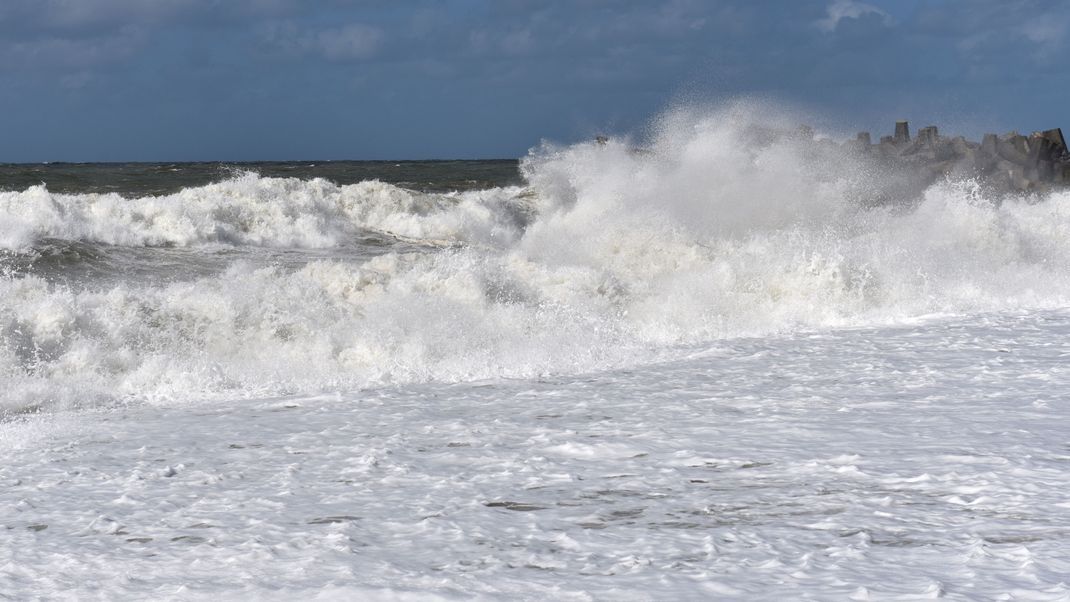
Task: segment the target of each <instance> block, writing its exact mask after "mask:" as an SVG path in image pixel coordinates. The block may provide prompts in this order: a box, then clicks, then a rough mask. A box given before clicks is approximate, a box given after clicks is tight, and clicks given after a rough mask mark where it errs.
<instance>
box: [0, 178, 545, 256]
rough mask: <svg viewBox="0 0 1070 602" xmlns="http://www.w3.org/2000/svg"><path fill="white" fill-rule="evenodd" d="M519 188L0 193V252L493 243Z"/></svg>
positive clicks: (506, 229) (276, 184)
mask: <svg viewBox="0 0 1070 602" xmlns="http://www.w3.org/2000/svg"><path fill="white" fill-rule="evenodd" d="M519 191H520V189H519V188H504V189H492V190H489V191H470V192H463V193H456V194H425V193H419V192H415V191H411V190H406V189H404V188H399V187H397V186H393V185H391V184H387V183H384V182H379V181H377V180H371V181H365V182H361V183H359V184H352V185H347V186H338V185H335V184H332V183H331V182H329V181H327V180H323V179H318V178H317V179H312V180H300V179H296V178H265V177H260V176H258V175H256V174H254V173H250V172H240V173H238V174H236V175H235V176H234V177H233V178H231V179H229V180H226V181H223V182H220V183H216V184H209V185H206V186H199V187H195V188H187V189H184V190H182V191H180V192H178V193H175V194H171V195H164V196H150V197H142V198H135V199H128V198H124V197H122V196H120V195H118V194H114V193H112V194H95V193H94V194H53V193H51V192H49V191H48V190H47V189H46V188H45V187H44V186H43V185H40V186H34V187H31V188H29V189H27V190H24V191H21V192H0V249H6V250H9V251H25V250H27V249H31V248H33V246H34V245H35V244H36V243H37V242H38V241H40V240H42V239H60V240H71V241H82V242H96V243H104V244H109V245H124V246H197V245H206V244H223V245H252V246H264V247H295V248H326V247H334V246H339V245H344V244H346V242H347V241H348V240H349V238H351V237H352V235H353V233H354V232H356V231H358V230H361V229H370V230H378V231H382V232H385V233H389V234H392V235H397V236H401V237H407V238H412V239H435V240H444V241H464V242H480V243H491V242H494V243H497V242H498V241H499V240H502V239H504V240H505V241H509V240H511V239H512V238H513V237H515V236H516V234H517V225H518V221H522V220H523V219H524V210H525V208H524V207H523V202H516V200H515V197H516V195H517V193H518V192H519Z"/></svg>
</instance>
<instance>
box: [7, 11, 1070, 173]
mask: <svg viewBox="0 0 1070 602" xmlns="http://www.w3.org/2000/svg"><path fill="white" fill-rule="evenodd" d="M1068 33H1070V0H867V1H860V0H666V1H661V2H659V1H654V0H572V1H565V0H391V1H386V0H316V1H312V0H0V162H39V161H181V160H233V161H237V160H291V159H292V160H297V159H424V158H511V157H518V156H522V155H524V154H525V153H526V152H527V150H528V149H529V148H531V147H533V146H536V145H538V144H539V143H540V141H541V140H544V139H545V140H550V141H555V142H571V141H575V140H580V139H584V138H588V137H592V136H594V135H596V134H600V133H607V134H610V135H622V134H628V133H633V132H639V131H642V129H643V127H644V125H646V124H648V123H650V121H651V120H652V119H653V118H654V117H656V116H657V115H658V114H659V113H661V112H663V111H666V110H671V109H672V108H673V107H675V106H680V105H707V104H708V105H717V104H718V103H723V102H727V101H731V100H733V99H739V98H758V99H762V100H764V101H770V100H772V101H775V102H776V103H782V104H783V105H784V106H789V107H793V108H795V109H798V110H800V111H803V112H806V113H807V114H808V115H812V116H813V120H814V121H815V122H816V125H817V126H818V127H819V129H820V128H825V129H827V130H828V131H830V132H836V133H845V132H851V133H853V132H854V131H857V130H863V129H865V130H872V131H873V132H874V136H876V135H879V134H881V133H890V130H891V129H892V123H893V122H894V121H895V120H896V119H910V120H911V123H912V124H913V125H914V126H915V127H917V126H920V125H927V124H929V123H935V124H938V125H940V126H941V130H942V131H953V132H959V133H963V134H966V135H969V136H971V137H977V136H979V135H980V134H981V133H983V132H984V131H997V132H1003V131H1008V130H1011V129H1016V130H1020V131H1031V130H1034V129H1046V128H1050V127H1060V126H1064V125H1065V126H1067V127H1070V69H1067V66H1066V62H1065V59H1064V58H1063V57H1065V56H1067V50H1070V43H1068V40H1067V38H1068Z"/></svg>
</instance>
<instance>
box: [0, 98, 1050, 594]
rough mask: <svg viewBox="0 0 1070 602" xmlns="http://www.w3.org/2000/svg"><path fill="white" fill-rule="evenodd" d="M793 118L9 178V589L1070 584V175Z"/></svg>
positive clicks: (5, 282) (5, 351) (862, 589)
mask: <svg viewBox="0 0 1070 602" xmlns="http://www.w3.org/2000/svg"><path fill="white" fill-rule="evenodd" d="M785 125H786V123H777V118H776V117H775V115H772V116H771V115H770V114H769V113H768V112H764V113H763V114H762V115H761V119H758V118H757V117H756V116H755V113H754V112H752V111H749V110H746V109H742V108H739V107H736V108H733V109H729V110H727V111H724V112H722V113H719V114H714V115H710V114H708V113H706V114H703V113H699V112H677V113H674V114H671V115H668V116H666V117H665V118H663V119H662V120H661V121H660V122H659V124H658V127H657V128H655V130H656V134H655V135H653V136H652V138H651V139H650V140H648V141H646V143H645V144H644V147H645V148H644V150H643V151H642V152H637V151H636V150H635V149H634V148H633V145H632V144H630V143H629V142H628V141H625V140H611V141H610V142H609V143H608V144H607V145H604V146H600V145H596V144H593V143H592V144H578V145H573V146H568V147H554V146H550V145H544V146H543V147H540V148H538V149H535V150H533V151H532V152H531V153H530V154H529V156H528V157H525V158H524V159H523V160H522V161H520V163H519V165H518V164H517V163H515V162H446V163H412V164H393V163H374V164H329V165H327V166H326V167H321V164H320V163H316V164H315V165H312V163H314V162H310V163H302V164H263V165H259V166H238V167H237V168H234V167H226V166H222V167H221V166H218V165H208V164H195V165H187V164H176V165H167V166H161V165H134V166H67V165H62V166H47V167H43V168H33V167H28V166H6V167H4V168H3V169H0V174H5V175H4V177H5V180H4V181H3V182H0V188H4V189H6V190H5V191H0V378H2V379H3V382H4V388H3V391H2V392H0V414H2V416H3V422H0V449H3V450H4V453H5V454H6V456H7V461H6V462H5V463H4V465H3V466H2V467H0V483H2V484H3V485H4V488H3V490H2V493H0V496H2V497H3V500H0V501H3V503H4V505H3V508H5V509H3V510H0V524H2V525H4V527H5V528H6V530H7V533H8V534H9V535H10V536H11V537H12V541H13V542H14V544H13V545H11V546H7V547H5V548H3V549H2V550H0V554H3V556H0V595H8V596H11V597H15V598H21V597H25V596H26V595H33V594H35V593H36V594H37V595H46V596H47V595H58V594H59V593H61V592H68V593H69V594H70V595H73V596H76V597H83V598H84V597H87V596H88V597H99V598H108V599H111V598H115V597H124V596H130V597H138V596H147V595H151V596H154V597H159V596H163V597H167V596H173V597H180V598H181V597H198V596H202V595H209V594H213V595H214V594H217V593H224V594H230V595H234V596H248V595H252V594H255V595H257V596H265V595H273V596H276V597H291V596H295V595H302V596H304V595H308V594H309V592H313V593H318V594H319V595H321V596H323V597H352V596H377V597H391V596H402V597H404V596H407V595H412V596H415V597H420V598H422V597H435V596H438V597H446V598H451V597H466V596H470V595H483V596H487V597H490V598H499V597H516V596H521V597H528V598H576V599H584V598H597V599H601V598H621V597H627V598H636V597H638V598H644V597H646V598H662V599H664V597H665V596H676V597H686V598H703V597H710V596H712V597H718V596H719V597H726V598H733V597H748V598H766V599H783V597H784V596H789V597H792V596H794V597H816V598H827V597H829V596H832V597H847V596H853V597H855V598H862V599H865V598H867V597H874V598H880V597H895V596H900V597H903V598H904V599H916V598H918V597H924V596H933V597H935V596H941V595H943V596H949V597H958V598H977V597H990V598H1000V597H1004V598H1008V599H1015V598H1022V599H1033V598H1035V599H1067V597H1068V595H1070V594H1068V591H1067V587H1066V584H1065V583H1064V581H1065V579H1064V577H1062V575H1065V574H1067V572H1068V569H1070V566H1068V556H1070V554H1068V552H1067V542H1068V539H1067V532H1066V530H1065V528H1064V527H1063V525H1065V524H1066V518H1067V517H1066V512H1067V507H1068V506H1067V502H1066V499H1065V497H1064V496H1063V495H1062V494H1061V491H1063V490H1065V489H1070V487H1068V485H1070V483H1067V482H1066V481H1067V480H1068V479H1067V477H1065V476H1064V474H1063V473H1064V472H1065V470H1064V469H1065V466H1064V464H1065V462H1066V461H1067V458H1068V457H1070V456H1068V455H1067V454H1068V453H1070V448H1068V447H1067V445H1068V441H1070V437H1067V435H1066V431H1065V428H1064V427H1063V425H1064V424H1065V418H1066V413H1067V407H1066V403H1065V400H1064V396H1063V391H1064V390H1065V389H1066V385H1067V382H1066V380H1067V372H1066V369H1065V367H1064V364H1065V360H1066V357H1067V355H1068V354H1070V348H1068V346H1067V345H1066V343H1065V339H1066V334H1067V331H1068V329H1070V314H1068V313H1067V309H1066V308H1068V307H1070V303H1068V301H1070V271H1068V268H1070V238H1068V235H1070V193H1066V192H1052V193H1045V194H1038V195H1032V196H1026V197H995V196H993V195H991V194H990V193H987V192H986V191H985V188H984V186H983V183H979V182H974V181H970V180H948V181H944V182H938V183H936V184H934V185H932V186H930V187H928V188H927V189H926V190H925V191H924V192H923V193H922V194H921V195H919V196H916V197H914V196H911V197H903V198H896V199H891V200H889V199H888V198H887V191H888V190H893V189H895V186H894V185H895V182H892V181H890V180H889V179H887V178H886V176H884V175H882V174H881V173H880V172H879V170H877V169H876V168H875V167H874V166H873V165H870V164H868V163H867V162H866V161H865V160H864V158H863V157H857V156H849V155H837V154H835V153H831V152H829V151H827V150H826V151H822V152H815V150H814V147H813V145H812V144H809V143H806V142H803V141H800V140H798V139H795V138H792V137H790V136H786V137H768V136H766V137H764V138H762V140H761V141H760V142H756V141H755V137H754V132H755V131H756V128H768V127H770V126H774V127H779V126H785ZM34 170H37V171H34ZM49 170H52V171H49ZM168 170H173V171H168ZM392 170H402V171H400V172H399V171H392ZM38 172H40V173H44V174H45V175H40V174H39V173H38ZM10 174H16V175H10ZM27 174H30V175H27ZM35 174H36V175H35ZM169 174H172V175H169ZM39 176H40V177H39ZM18 178H23V179H21V180H20V179H18ZM26 178H39V179H38V180H36V181H27V180H26ZM37 182H44V184H40V183H37ZM302 592H303V593H302Z"/></svg>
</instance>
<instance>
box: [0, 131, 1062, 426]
mask: <svg viewBox="0 0 1070 602" xmlns="http://www.w3.org/2000/svg"><path fill="white" fill-rule="evenodd" d="M763 119H765V117H763ZM755 122H757V123H763V122H762V121H761V120H758V119H757V118H756V117H753V116H748V115H746V114H743V115H740V114H739V113H733V114H732V115H730V116H727V117H726V116H725V115H720V114H718V115H712V116H710V115H707V116H705V117H701V116H700V117H696V118H693V119H689V120H684V119H676V120H669V121H667V122H666V123H665V124H663V128H662V129H661V131H660V133H659V134H658V136H657V137H656V138H655V139H654V140H653V141H652V144H651V149H652V150H651V152H649V153H636V152H634V151H632V150H631V149H630V148H629V147H630V145H629V144H628V143H626V142H625V141H610V143H609V144H607V145H605V146H599V145H596V144H578V145H573V146H568V147H550V146H544V147H542V148H540V149H536V150H535V151H533V152H532V154H531V155H530V156H529V157H528V158H526V159H525V161H524V162H523V169H524V171H525V175H526V177H527V179H528V182H529V185H530V187H531V190H533V191H534V194H535V195H537V197H536V198H535V199H527V200H524V201H523V202H525V203H527V202H531V203H533V204H535V205H536V206H537V209H538V211H537V214H535V213H532V214H531V215H533V216H534V217H532V218H530V222H528V223H523V224H518V223H516V222H512V223H510V224H508V225H502V226H501V230H495V228H496V227H497V226H493V225H491V226H488V224H503V223H506V222H508V220H509V219H512V218H509V217H503V216H510V215H515V214H513V213H510V211H511V210H509V211H502V210H499V209H497V208H495V207H494V204H495V203H505V204H510V203H515V202H516V201H515V200H513V199H514V197H515V194H516V193H515V191H512V192H509V193H508V194H504V193H503V192H502V191H501V190H493V191H487V192H486V193H485V196H482V197H480V196H478V195H476V197H475V198H469V199H467V200H463V201H457V200H455V199H453V198H452V197H450V200H449V203H451V204H452V205H451V207H452V208H449V209H446V210H440V209H437V208H432V209H431V210H430V211H428V212H425V213H423V214H421V212H420V211H414V210H410V209H405V210H403V211H396V210H391V211H389V212H387V213H385V214H384V215H388V216H401V215H403V216H406V218H407V219H408V218H412V219H414V220H415V223H419V219H420V218H421V217H423V216H427V215H439V214H440V213H444V214H448V215H453V217H449V218H448V220H455V221H452V222H450V223H453V224H458V223H463V220H461V221H456V220H460V218H459V217H456V215H455V214H454V213H451V212H454V211H455V210H456V208H457V206H459V205H463V204H464V203H469V204H471V205H472V208H471V209H463V210H461V211H462V214H464V215H474V216H480V215H482V216H483V217H481V218H479V219H478V220H477V219H475V218H472V220H473V221H472V222H469V223H478V224H480V226H479V228H473V229H471V230H465V229H464V228H461V227H458V226H451V228H453V229H452V230H450V232H453V233H454V234H452V235H454V236H456V233H457V232H465V231H467V232H474V231H476V230H478V232H479V233H480V234H479V235H478V236H477V235H476V234H471V236H472V239H473V240H475V239H479V240H482V241H489V242H484V243H483V244H464V245H459V246H445V247H443V248H438V249H436V250H434V251H425V252H413V253H401V252H392V253H387V254H384V255H381V256H378V257H374V258H371V259H367V260H360V261H312V262H309V263H307V264H305V265H303V267H300V268H298V269H283V268H281V267H278V266H268V267H263V266H257V265H252V264H249V263H241V262H239V263H236V264H233V265H231V266H230V267H229V268H228V269H227V270H226V271H225V272H224V273H222V274H217V275H211V276H205V277H201V278H196V279H192V280H189V281H186V282H175V283H170V284H153V283H151V282H143V281H130V282H124V283H120V284H117V285H113V286H107V287H100V288H97V289H93V288H88V289H81V290H75V289H72V288H70V287H69V286H66V285H63V284H61V283H55V282H49V281H47V280H45V279H43V278H41V277H39V276H34V275H29V276H18V277H8V278H3V279H0V376H2V377H3V378H4V379H5V381H6V382H7V384H8V386H7V387H6V390H5V392H4V393H2V397H0V407H3V408H7V409H9V410H18V409H23V410H24V409H26V408H32V407H41V406H46V407H65V406H79V405H86V404H90V405H95V404H99V403H114V402H116V401H118V400H124V399H136V400H176V399H198V400H204V399H226V398H234V397H241V396H264V395H276V394H286V393H294V392H311V391H323V390H332V389H333V390H339V389H351V388H358V387H365V386H376V385H383V384H390V383H403V382H423V381H467V380H473V379H484V378H501V377H518V378H528V377H534V376H539V375H545V374H555V373H577V372H583V371H590V370H600V369H607V368H613V367H620V366H626V365H630V364H636V363H641V362H649V361H654V360H657V359H659V358H667V357H672V354H673V353H677V351H674V350H679V349H681V346H686V345H693V344H709V343H710V342H712V341H716V340H719V339H724V338H727V337H741V336H763V335H770V334H776V333H789V332H794V331H798V330H800V329H821V328H835V327H851V326H873V325H886V324H894V323H896V322H899V321H903V320H908V319H913V318H916V317H918V316H924V315H931V314H941V313H943V314H948V313H950V314H961V313H968V312H987V311H1006V310H1016V309H1022V308H1042V307H1043V308H1048V307H1065V306H1066V305H1067V304H1068V303H1070V192H1065V191H1060V192H1052V193H1048V194H1044V195H1034V196H1030V197H1000V198H989V197H987V196H986V194H987V193H986V192H985V191H984V189H983V188H981V187H979V186H978V185H977V184H976V183H975V182H972V181H970V180H968V179H967V180H947V181H942V182H939V183H937V184H935V185H932V186H930V187H928V188H927V189H926V190H925V191H924V193H923V194H921V195H920V196H918V197H917V198H911V199H903V200H902V202H898V203H891V204H888V203H878V204H874V203H872V202H870V199H871V196H869V192H870V191H871V188H870V183H871V182H872V179H870V177H869V175H868V174H867V173H866V171H865V169H866V166H864V165H853V164H850V163H848V162H837V161H830V162H822V161H816V162H815V161H814V160H813V159H812V157H809V156H805V157H804V156H801V155H800V153H802V152H803V150H802V149H801V147H800V146H799V145H797V144H796V143H795V142H793V141H791V140H784V141H782V142H773V143H769V144H766V145H765V146H763V147H761V148H756V147H754V146H753V145H748V143H747V141H746V140H745V136H746V132H748V131H750V129H749V128H750V127H751V126H753V124H754V123H755ZM247 184H248V185H249V186H254V187H257V186H261V185H267V186H269V187H271V188H273V187H275V186H283V187H292V189H294V190H299V191H306V192H307V188H305V186H306V184H300V183H297V182H288V181H272V182H267V183H266V184H265V182H264V181H263V180H262V179H251V180H250V181H249V182H248V183H247ZM312 186H313V187H315V186H319V187H322V188H324V189H325V190H330V191H333V192H332V194H336V195H341V196H346V193H343V191H344V190H345V188H346V187H342V188H338V187H332V186H331V185H329V184H327V183H318V184H313V185H312ZM371 188H375V187H374V186H373V187H371ZM358 190H362V189H360V188H358ZM41 194H43V191H42V192H41ZM301 194H304V193H301ZM384 194H385V193H384ZM391 194H400V193H398V192H397V190H396V189H395V190H394V191H393V192H391ZM276 196H277V195H276ZM276 196H273V197H272V198H276ZM282 196H283V197H285V195H282ZM325 196H330V195H325ZM349 196H353V195H352V194H349ZM361 198H363V197H361ZM407 202H410V201H405V202H403V203H401V206H405V203H407ZM411 202H417V201H411ZM420 202H424V201H420ZM428 202H430V201H428ZM436 202H437V201H436ZM443 202H444V201H443ZM299 205H300V204H299V203H295V204H293V205H290V206H291V207H297V206H299ZM477 209H479V211H477ZM464 211H470V212H471V213H468V214H466V213H463V212H464ZM483 211H485V212H486V213H483ZM487 216H495V217H487ZM439 217H441V215H439ZM299 219H300V216H298V215H297V214H295V216H294V220H295V221H299ZM383 219H384V220H387V219H400V218H395V217H384V218H383ZM448 220H447V221H448ZM403 221H404V220H403ZM362 223H365V224H366V223H367V220H365V221H364V222H362ZM404 223H408V222H404ZM412 227H413V228H417V226H412ZM313 231H316V232H322V231H324V230H323V229H318V230H317V229H313ZM495 232H499V233H500V235H497V236H495V237H491V234H493V233H495ZM410 233H411V234H413V235H418V236H431V235H434V236H437V235H439V234H440V232H438V231H434V232H433V231H432V230H430V229H427V230H410ZM284 239H285V240H289V239H286V237H279V238H276V239H274V240H284ZM305 240H311V238H310V239H305Z"/></svg>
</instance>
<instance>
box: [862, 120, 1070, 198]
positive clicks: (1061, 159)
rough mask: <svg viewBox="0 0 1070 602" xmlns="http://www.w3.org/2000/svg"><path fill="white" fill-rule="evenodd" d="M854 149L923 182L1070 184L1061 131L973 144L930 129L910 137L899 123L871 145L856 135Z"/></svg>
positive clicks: (988, 137) (1032, 187)
mask: <svg viewBox="0 0 1070 602" xmlns="http://www.w3.org/2000/svg"><path fill="white" fill-rule="evenodd" d="M848 144H851V143H850V142H849V143H848ZM853 146H854V148H855V149H856V150H857V151H858V152H861V153H865V154H867V155H870V156H872V157H874V158H875V159H877V160H878V161H879V162H880V163H881V164H883V165H885V166H886V167H889V168H892V169H896V170H909V171H912V172H914V173H916V174H917V175H919V176H921V177H922V179H928V180H932V179H935V178H939V177H941V176H959V177H975V178H978V179H979V180H980V181H981V182H982V183H983V184H985V185H986V186H988V187H992V188H997V189H1002V190H1004V191H1008V192H1033V191H1042V190H1046V189H1050V188H1054V187H1063V186H1070V151H1068V150H1067V147H1066V139H1065V138H1064V137H1063V132H1062V129H1060V128H1055V129H1050V130H1044V131H1037V132H1033V133H1032V134H1030V135H1028V136H1024V135H1021V134H1019V133H1018V132H1010V133H1007V134H1003V135H1001V136H1000V135H996V134H985V135H984V137H983V138H982V139H981V141H980V142H974V141H970V140H967V139H966V138H964V137H962V136H955V137H944V136H941V135H940V131H939V129H938V128H937V127H936V126H935V125H930V126H927V127H923V128H921V129H920V130H918V132H917V135H916V136H914V137H913V138H912V137H911V135H910V124H909V123H908V122H906V121H898V122H896V124H895V133H894V134H893V135H891V136H882V137H881V139H880V142H878V143H876V144H874V143H872V142H871V138H870V134H869V132H859V134H858V136H857V138H856V139H855V140H854V141H853Z"/></svg>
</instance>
